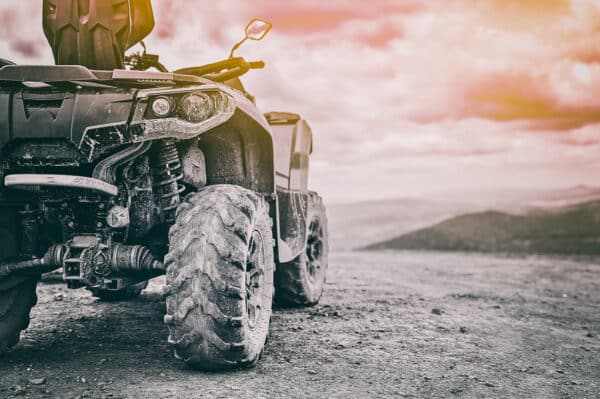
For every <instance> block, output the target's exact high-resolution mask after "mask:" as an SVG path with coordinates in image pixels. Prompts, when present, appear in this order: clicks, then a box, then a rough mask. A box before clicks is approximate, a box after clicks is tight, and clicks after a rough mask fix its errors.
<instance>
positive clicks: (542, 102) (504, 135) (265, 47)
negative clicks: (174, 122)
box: [0, 0, 600, 199]
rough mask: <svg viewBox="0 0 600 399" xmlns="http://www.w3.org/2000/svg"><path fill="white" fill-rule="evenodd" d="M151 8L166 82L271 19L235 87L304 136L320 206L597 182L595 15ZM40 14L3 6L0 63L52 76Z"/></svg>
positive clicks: (360, 7)
mask: <svg viewBox="0 0 600 399" xmlns="http://www.w3.org/2000/svg"><path fill="white" fill-rule="evenodd" d="M154 3H155V11H156V12H155V13H156V22H157V24H156V29H155V31H154V33H153V34H152V35H151V36H150V37H149V38H148V39H147V41H146V42H147V44H148V49H149V51H151V52H157V53H159V54H160V55H161V59H162V61H163V62H164V63H165V64H166V65H167V66H168V67H171V68H173V69H174V68H178V67H183V66H189V65H193V64H203V63H208V62H212V61H215V60H217V59H221V58H224V57H226V55H227V53H228V50H229V47H230V46H231V45H232V44H233V43H235V42H236V41H237V40H239V39H240V38H241V36H242V34H243V27H244V25H245V23H246V21H248V20H249V19H250V18H252V17H262V18H266V19H270V20H272V21H273V23H274V28H273V30H272V32H271V33H270V34H269V36H267V38H266V39H265V40H264V41H262V42H260V43H256V42H251V43H247V44H245V45H244V47H242V48H241V49H240V51H239V53H238V54H240V55H244V56H246V57H247V58H249V59H264V60H265V61H266V62H267V68H266V69H265V70H264V71H255V72H254V71H253V72H251V73H249V74H248V75H247V76H245V77H244V82H245V84H246V86H247V88H248V89H249V90H250V91H251V92H252V93H253V94H255V95H256V97H257V101H258V104H259V106H260V107H261V108H262V109H264V110H265V111H268V110H284V111H285V110H290V111H296V112H300V113H301V114H303V115H304V116H305V117H306V118H307V119H308V120H309V121H310V122H311V124H312V126H313V130H314V131H315V137H316V143H315V157H314V162H313V166H314V174H313V176H312V181H313V183H314V184H315V188H318V189H320V190H322V191H324V192H325V193H326V195H328V196H329V197H330V198H334V199H344V198H349V196H353V195H354V196H356V195H358V194H357V190H356V187H361V188H364V190H366V191H368V192H372V193H373V192H377V193H380V194H381V195H383V193H384V192H385V195H387V196H392V195H403V193H405V192H406V191H409V192H413V193H414V192H419V191H427V188H428V187H434V186H435V187H441V186H444V185H451V184H454V185H459V186H461V187H465V188H467V187H471V188H473V187H479V186H482V185H486V184H488V185H489V184H506V185H511V184H521V185H525V184H527V182H528V181H529V182H536V184H545V185H561V184H568V183H587V184H596V183H598V184H600V173H598V172H600V158H599V157H598V156H597V154H598V151H599V148H598V145H599V143H598V139H596V137H595V136H596V135H597V133H596V132H597V131H598V129H599V128H600V125H599V123H600V106H599V105H597V104H598V101H597V99H598V93H600V47H599V46H598V43H600V7H599V6H598V2H595V1H587V0H571V1H568V0H548V2H545V3H544V7H540V6H539V2H537V1H533V0H514V1H511V0H490V1H486V2H481V1H475V0H444V1H439V2H431V1H427V0H409V1H397V0H374V1H370V2H362V3H361V2H354V3H351V2H347V1H342V0H330V1H327V2H323V1H322V0H303V1H296V2H274V1H266V0H255V1H251V2H242V3H239V2H234V1H233V0H224V1H219V2H212V3H210V4H208V3H206V2H199V1H185V2H183V1H181V2H179V1H177V2H175V1H166V0H161V1H159V0H155V1H154ZM40 9H41V7H40V6H39V4H38V3H36V2H25V3H23V4H19V6H18V7H15V6H14V5H13V4H9V3H7V2H0V57H2V58H9V59H11V58H12V59H14V60H16V61H18V62H20V63H51V62H52V57H51V53H50V51H49V48H48V46H47V43H46V41H45V39H44V37H43V34H42V31H41V23H40V20H41V14H40V11H41V10H40ZM575 166H576V168H575ZM340 174H341V175H343V176H345V178H344V179H343V181H338V177H337V176H340ZM456 176H460V178H457V177H456ZM596 176H598V177H596ZM390 182H392V183H393V184H392V183H390ZM384 187H385V190H384Z"/></svg>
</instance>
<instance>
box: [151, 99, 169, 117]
mask: <svg viewBox="0 0 600 399" xmlns="http://www.w3.org/2000/svg"><path fill="white" fill-rule="evenodd" d="M152 113H153V114H154V116H156V117H158V118H166V117H167V116H169V114H170V113H171V101H170V100H169V99H168V98H166V97H158V98H155V99H154V100H153V101H152Z"/></svg>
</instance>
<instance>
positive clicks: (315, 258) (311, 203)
mask: <svg viewBox="0 0 600 399" xmlns="http://www.w3.org/2000/svg"><path fill="white" fill-rule="evenodd" d="M306 226H307V230H306V249H305V251H304V252H302V253H301V254H300V255H298V256H297V257H296V258H295V259H293V260H292V261H290V262H287V263H281V264H278V265H277V268H276V270H275V302H276V303H277V304H278V305H284V306H312V305H315V304H316V303H317V302H319V299H320V298H321V295H322V294H323V286H324V285H325V274H326V272H327V264H328V260H327V258H328V250H329V247H328V238H329V233H328V230H327V216H326V214H325V206H324V205H323V200H322V199H321V197H319V195H318V194H317V193H314V192H310V193H309V197H308V210H307V215H306Z"/></svg>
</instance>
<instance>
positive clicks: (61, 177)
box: [0, 0, 327, 370]
mask: <svg viewBox="0 0 600 399" xmlns="http://www.w3.org/2000/svg"><path fill="white" fill-rule="evenodd" d="M86 4H87V5H86ZM43 7H44V19H43V22H44V32H45V34H46V37H47V38H48V41H49V43H50V45H51V47H52V50H53V53H54V58H55V61H56V64H57V65H55V66H19V65H15V64H13V63H11V62H9V61H6V60H0V66H2V67H1V69H0V149H1V159H0V179H1V181H2V185H1V187H0V350H1V349H7V348H9V347H11V346H13V345H15V344H16V343H17V341H18V339H19V333H20V331H21V330H23V329H24V328H26V327H27V325H28V321H29V312H30V309H31V307H32V306H33V305H34V304H35V303H36V284H37V282H38V281H39V279H40V276H41V274H43V273H46V272H49V271H53V270H57V269H60V268H62V273H63V278H64V280H65V282H66V284H67V286H68V287H69V288H82V287H86V288H88V289H89V290H90V291H91V292H92V294H93V295H96V296H98V297H100V298H102V299H127V298H133V297H136V296H138V295H140V293H141V291H142V290H143V288H144V287H145V286H146V284H147V281H148V280H149V279H151V278H153V277H156V276H159V275H162V274H166V287H165V296H166V315H165V316H164V321H165V323H166V324H167V325H168V328H169V333H170V334H169V343H171V344H172V346H173V347H174V350H175V355H176V356H177V357H179V358H181V359H183V361H185V362H186V363H187V364H189V365H190V366H192V367H195V368H199V369H205V370H218V369H226V368H233V367H240V366H245V365H251V364H254V363H255V362H256V361H257V359H258V358H259V356H260V354H261V352H262V350H263V347H264V344H265V341H266V339H267V335H268V331H269V322H270V316H271V309H272V302H273V300H274V301H276V302H277V303H280V304H282V305H296V306H307V305H313V304H315V303H317V302H318V300H319V298H320V296H321V293H322V291H323V284H324V282H325V272H326V269H327V220H326V217H325V209H324V206H323V202H322V200H321V198H320V197H319V196H318V195H317V194H316V193H314V192H310V191H308V190H307V179H308V166H309V158H310V154H311V152H312V133H311V129H310V127H309V126H308V124H307V123H306V121H304V120H303V119H302V118H301V117H300V116H299V115H296V114H293V113H281V112H279V113H278V112H273V113H268V114H265V115H263V114H262V113H260V112H259V111H258V109H257V108H256V105H255V103H254V99H253V97H252V96H251V95H250V94H248V93H247V92H246V91H245V90H244V88H243V86H242V85H241V83H240V81H239V79H238V78H239V77H240V76H241V75H243V74H244V73H246V72H247V71H248V70H250V69H254V68H262V67H263V66H264V64H263V63H262V62H247V61H245V60H244V59H243V58H241V57H233V50H235V49H237V48H238V47H239V46H240V45H241V44H242V43H243V42H244V40H246V39H251V40H260V39H262V38H263V37H264V36H265V34H266V33H267V32H268V30H269V29H270V27H271V25H270V24H269V23H267V22H264V21H261V20H257V19H255V20H252V21H251V22H250V23H249V24H248V26H247V27H246V38H245V39H244V40H242V41H241V42H240V43H238V44H236V46H235V47H234V49H233V50H232V53H231V55H230V57H229V58H228V59H226V60H224V61H219V62H216V63H213V64H209V65H204V66H198V67H190V68H185V69H181V70H177V71H174V72H168V71H167V69H166V68H165V67H164V66H163V65H162V64H161V63H160V62H159V60H158V57H157V56H155V55H151V54H147V53H146V51H145V47H144V52H143V53H141V54H140V53H138V54H133V55H130V56H125V51H126V50H127V49H129V48H130V47H132V46H133V45H134V44H136V43H138V42H140V41H141V40H142V39H143V38H144V37H145V36H146V35H147V34H148V33H150V31H151V30H152V28H153V26H154V19H153V14H152V8H151V4H150V0H128V1H123V0H96V1H93V2H85V1H84V2H82V1H75V0H44V2H43ZM149 69H154V70H149Z"/></svg>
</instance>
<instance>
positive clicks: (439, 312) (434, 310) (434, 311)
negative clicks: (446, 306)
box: [431, 308, 444, 316]
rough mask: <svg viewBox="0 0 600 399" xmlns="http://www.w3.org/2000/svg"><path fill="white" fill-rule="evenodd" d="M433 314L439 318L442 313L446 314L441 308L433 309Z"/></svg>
mask: <svg viewBox="0 0 600 399" xmlns="http://www.w3.org/2000/svg"><path fill="white" fill-rule="evenodd" d="M431 313H432V314H435V315H438V316H439V315H441V314H442V313H444V311H443V310H442V309H440V308H433V309H431Z"/></svg>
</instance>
